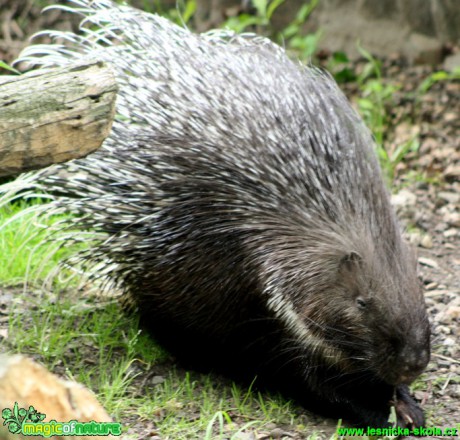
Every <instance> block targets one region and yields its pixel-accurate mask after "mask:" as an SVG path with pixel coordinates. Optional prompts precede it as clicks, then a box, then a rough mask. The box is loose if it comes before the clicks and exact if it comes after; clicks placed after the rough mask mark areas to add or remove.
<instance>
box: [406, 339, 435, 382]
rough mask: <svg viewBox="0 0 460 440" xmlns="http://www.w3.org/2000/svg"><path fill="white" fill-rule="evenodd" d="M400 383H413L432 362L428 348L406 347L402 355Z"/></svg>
mask: <svg viewBox="0 0 460 440" xmlns="http://www.w3.org/2000/svg"><path fill="white" fill-rule="evenodd" d="M399 359H400V365H401V369H400V374H399V382H400V383H407V384H409V383H411V382H412V381H413V380H414V379H415V378H416V377H418V376H419V375H420V374H421V373H422V372H423V370H424V369H425V367H426V366H427V364H428V361H429V360H430V352H429V350H428V349H427V348H426V347H407V346H406V347H405V348H404V349H403V350H402V351H401V353H400V355H399Z"/></svg>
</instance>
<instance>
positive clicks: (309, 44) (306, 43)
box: [280, 0, 322, 60]
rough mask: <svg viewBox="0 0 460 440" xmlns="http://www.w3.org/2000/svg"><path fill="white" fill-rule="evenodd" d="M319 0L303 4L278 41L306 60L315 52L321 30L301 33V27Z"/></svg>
mask: <svg viewBox="0 0 460 440" xmlns="http://www.w3.org/2000/svg"><path fill="white" fill-rule="evenodd" d="M318 3H319V0H311V1H310V2H309V3H306V4H304V5H303V6H302V7H301V8H300V9H299V11H298V12H297V14H296V17H295V18H294V20H293V21H292V23H290V24H289V25H288V26H287V27H286V28H285V29H284V30H283V31H282V32H281V41H280V43H283V42H285V44H286V46H287V47H288V48H289V49H290V50H293V51H294V52H295V53H296V54H297V56H298V57H299V58H300V59H303V60H308V59H310V58H311V57H312V56H313V54H314V53H315V52H316V50H317V47H318V42H319V40H320V38H321V35H322V32H321V30H318V31H317V32H315V33H312V34H307V35H302V27H303V25H304V24H305V22H306V21H307V19H308V17H309V16H310V14H311V13H312V12H313V10H314V9H315V8H316V6H317V5H318Z"/></svg>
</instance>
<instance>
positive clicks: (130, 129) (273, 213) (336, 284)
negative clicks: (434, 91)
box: [21, 0, 430, 426]
mask: <svg viewBox="0 0 460 440" xmlns="http://www.w3.org/2000/svg"><path fill="white" fill-rule="evenodd" d="M73 3H75V4H76V6H75V7H74V9H75V10H76V11H77V12H79V13H82V14H83V16H84V17H85V18H84V20H83V23H90V24H91V27H85V26H82V29H83V30H84V33H83V34H80V35H75V34H65V33H60V32H50V35H51V37H56V38H58V37H59V38H61V37H63V38H64V39H67V40H68V44H66V45H59V44H57V43H55V44H51V45H47V46H41V45H35V46H31V47H29V48H28V49H26V51H25V52H24V53H23V55H22V58H21V59H22V60H25V61H29V62H31V63H32V64H35V65H39V66H40V65H41V66H59V65H65V64H68V63H71V62H73V61H80V60H84V59H98V60H103V61H107V62H109V63H111V64H112V66H113V68H114V69H115V71H116V74H117V79H118V82H119V86H120V92H119V96H118V98H117V112H118V117H117V118H116V120H115V121H114V124H113V128H112V132H111V135H110V136H109V138H108V139H107V140H106V141H105V143H104V145H103V147H102V148H101V149H100V150H99V151H98V152H96V153H93V154H92V155H90V156H88V157H87V158H84V159H79V160H75V161H72V162H70V163H68V164H64V165H58V166H54V167H52V168H51V169H47V170H44V171H41V172H38V173H36V174H34V175H33V177H32V178H31V180H27V179H25V180H24V181H25V182H26V183H25V184H24V185H30V186H31V187H33V188H34V189H37V188H38V189H41V190H45V191H48V192H50V193H54V194H55V200H54V201H53V202H52V205H53V212H67V213H71V214H73V217H72V220H71V226H72V227H73V228H75V229H79V230H82V231H87V230H92V231H95V232H97V233H101V234H102V236H103V237H104V238H101V239H100V240H99V241H98V242H97V243H96V244H94V245H93V246H92V248H91V250H90V251H89V252H87V254H85V255H84V256H83V257H84V258H85V260H86V262H87V263H91V264H98V263H99V264H102V265H103V266H104V267H105V268H106V272H107V273H108V275H107V276H108V277H110V279H112V280H114V281H115V282H116V283H118V285H119V286H120V287H121V289H122V290H123V292H124V295H125V297H126V298H128V299H129V302H130V303H131V304H132V305H133V306H134V307H135V308H136V309H137V310H138V313H139V314H140V316H141V319H142V324H143V325H144V326H145V327H146V328H147V329H149V330H150V331H151V332H152V334H153V335H154V336H155V337H156V338H158V339H159V341H161V342H162V343H163V344H164V345H165V346H166V347H167V348H169V349H170V350H171V351H172V352H173V353H175V354H176V355H177V356H178V357H179V358H181V359H184V360H185V361H187V362H191V363H192V365H195V366H196V367H197V368H200V367H203V366H207V367H211V368H214V369H216V370H218V371H223V372H224V373H227V374H229V375H230V376H231V377H238V378H243V379H246V380H251V379H253V378H254V377H255V376H257V381H258V383H259V382H260V383H261V384H268V385H269V386H270V387H272V388H275V389H278V390H281V391H283V392H284V393H286V395H288V396H293V397H295V398H297V399H299V400H300V402H301V403H303V404H304V405H305V406H307V407H310V408H311V407H313V408H314V409H315V410H316V411H318V412H322V413H324V414H327V415H331V416H334V417H343V418H348V419H349V420H351V421H355V422H356V423H358V424H362V425H371V426H386V424H387V419H388V415H389V411H390V406H391V405H392V404H394V405H395V408H396V413H397V416H398V423H399V425H400V426H418V425H421V424H423V423H424V418H423V412H422V410H421V409H420V407H419V406H418V405H417V404H416V403H415V401H414V400H413V399H412V398H411V396H410V394H409V391H408V387H407V384H409V383H410V382H411V381H413V379H414V378H416V377H417V376H418V375H419V374H420V373H421V372H422V370H423V369H424V368H425V366H426V364H427V362H428V359H429V352H430V348H429V344H430V342H429V338H430V331H429V323H428V319H427V314H426V311H425V305H424V299H423V294H422V291H421V287H420V285H419V282H418V279H417V275H416V260H415V258H414V256H413V253H412V251H411V250H410V249H409V247H408V246H407V245H406V244H405V243H404V241H403V239H402V237H401V232H400V227H399V226H398V223H397V220H396V217H395V214H394V212H393V210H392V208H391V205H390V200H389V195H388V192H387V190H386V187H385V184H384V181H383V178H382V175H381V171H380V168H379V165H378V162H377V159H376V155H375V149H374V141H373V138H372V136H371V134H370V133H369V131H368V130H367V129H366V127H365V126H364V124H363V122H362V120H361V119H360V118H359V117H358V116H357V114H356V113H355V111H354V110H353V109H352V107H351V106H350V104H349V103H348V102H347V100H346V98H345V97H344V96H343V94H342V93H341V92H340V90H339V89H338V87H337V85H336V84H335V82H334V80H333V79H332V78H331V77H330V76H329V75H328V74H327V73H325V72H323V71H321V70H319V69H317V68H313V67H306V66H303V65H300V64H299V63H296V62H294V61H292V60H290V59H289V58H288V56H287V55H286V53H285V52H284V50H283V49H282V48H280V47H278V46H277V45H275V44H274V43H272V42H270V41H269V40H267V39H265V38H261V37H257V36H254V35H236V34H234V33H232V32H230V31H213V32H209V33H206V34H201V35H196V34H193V33H191V32H190V31H189V30H187V29H185V28H183V27H180V26H177V25H175V24H173V23H171V22H169V21H168V20H166V19H164V18H161V17H159V16H157V15H153V14H147V13H144V12H141V11H138V10H136V9H133V8H131V7H128V6H119V5H116V4H113V3H111V2H110V1H108V0H94V1H90V0H76V1H74V2H73ZM69 46H70V48H69ZM63 171H65V173H63Z"/></svg>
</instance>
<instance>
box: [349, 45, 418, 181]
mask: <svg viewBox="0 0 460 440" xmlns="http://www.w3.org/2000/svg"><path fill="white" fill-rule="evenodd" d="M358 49H359V51H360V53H361V55H362V56H363V57H364V58H365V59H366V60H367V64H366V65H365V66H364V69H363V71H362V72H361V74H360V75H358V77H357V82H358V85H359V88H360V90H361V92H362V97H361V98H359V99H358V107H359V111H360V113H361V115H362V117H363V119H364V121H365V123H366V125H367V126H368V127H369V128H370V129H371V131H372V133H373V134H374V137H375V141H376V144H377V155H378V157H379V160H380V164H381V167H382V169H383V172H384V175H385V177H386V178H387V180H388V182H389V183H390V184H391V183H392V182H393V180H394V177H395V171H396V167H397V165H398V164H399V163H400V162H401V161H403V160H404V158H405V157H406V156H407V153H409V152H416V151H417V150H418V149H419V147H420V142H419V139H418V137H417V136H415V137H413V138H411V139H409V140H408V141H406V142H404V143H403V144H401V145H399V146H398V147H397V148H395V149H394V150H393V151H390V150H389V149H387V148H385V147H384V144H385V140H386V138H385V133H386V130H387V128H388V126H389V125H390V117H389V114H388V108H391V104H392V102H393V96H394V94H395V93H396V92H397V91H398V90H399V89H400V87H399V86H398V85H394V84H391V83H385V82H384V81H383V79H382V73H381V61H379V60H378V59H376V58H374V57H373V56H372V55H371V54H370V53H369V52H368V51H366V50H365V49H363V48H362V47H360V46H358Z"/></svg>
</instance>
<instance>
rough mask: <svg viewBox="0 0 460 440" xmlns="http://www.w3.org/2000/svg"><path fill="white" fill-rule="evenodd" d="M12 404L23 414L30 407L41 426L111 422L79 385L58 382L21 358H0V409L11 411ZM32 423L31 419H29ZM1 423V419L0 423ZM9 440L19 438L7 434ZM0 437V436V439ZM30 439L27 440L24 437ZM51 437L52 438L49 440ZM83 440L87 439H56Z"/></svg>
mask: <svg viewBox="0 0 460 440" xmlns="http://www.w3.org/2000/svg"><path fill="white" fill-rule="evenodd" d="M15 402H17V403H18V408H20V409H21V408H24V409H25V411H26V410H27V409H29V411H30V407H31V406H33V408H34V409H35V411H37V413H38V414H42V415H45V416H44V418H43V419H42V423H46V422H49V421H51V420H55V421H57V422H69V421H72V420H76V421H77V422H91V421H96V422H110V423H111V422H112V420H111V418H110V417H109V415H108V414H107V412H106V411H105V410H104V408H102V406H101V405H100V404H99V402H98V401H97V399H96V397H95V396H94V394H93V393H92V392H91V391H89V390H87V389H86V388H85V387H83V386H82V385H80V384H78V383H76V382H71V381H64V380H62V379H59V378H58V377H57V376H55V375H54V374H52V373H50V372H49V371H48V370H46V369H45V368H44V367H43V366H41V365H39V364H38V363H36V362H34V361H32V360H31V359H28V358H26V357H24V356H21V355H15V356H7V355H1V356H0V408H1V409H2V410H3V409H5V408H9V409H10V410H13V408H14V405H15ZM32 421H33V420H32ZM2 422H3V420H2ZM2 429H3V431H1V430H0V439H2V440H3V439H4V438H5V439H6V438H10V437H7V435H8V434H7V433H6V428H5V427H2ZM11 435H12V437H11V439H13V438H14V439H15V440H20V439H22V438H23V437H22V436H20V435H17V434H11ZM2 436H3V437H2ZM27 438H29V439H30V438H31V437H27ZM53 438H55V437H53ZM56 438H61V439H63V438H72V440H87V439H88V438H89V437H88V436H72V437H69V436H66V437H62V436H57V437H56ZM91 438H92V439H98V440H103V439H115V438H116V437H114V436H91Z"/></svg>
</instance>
